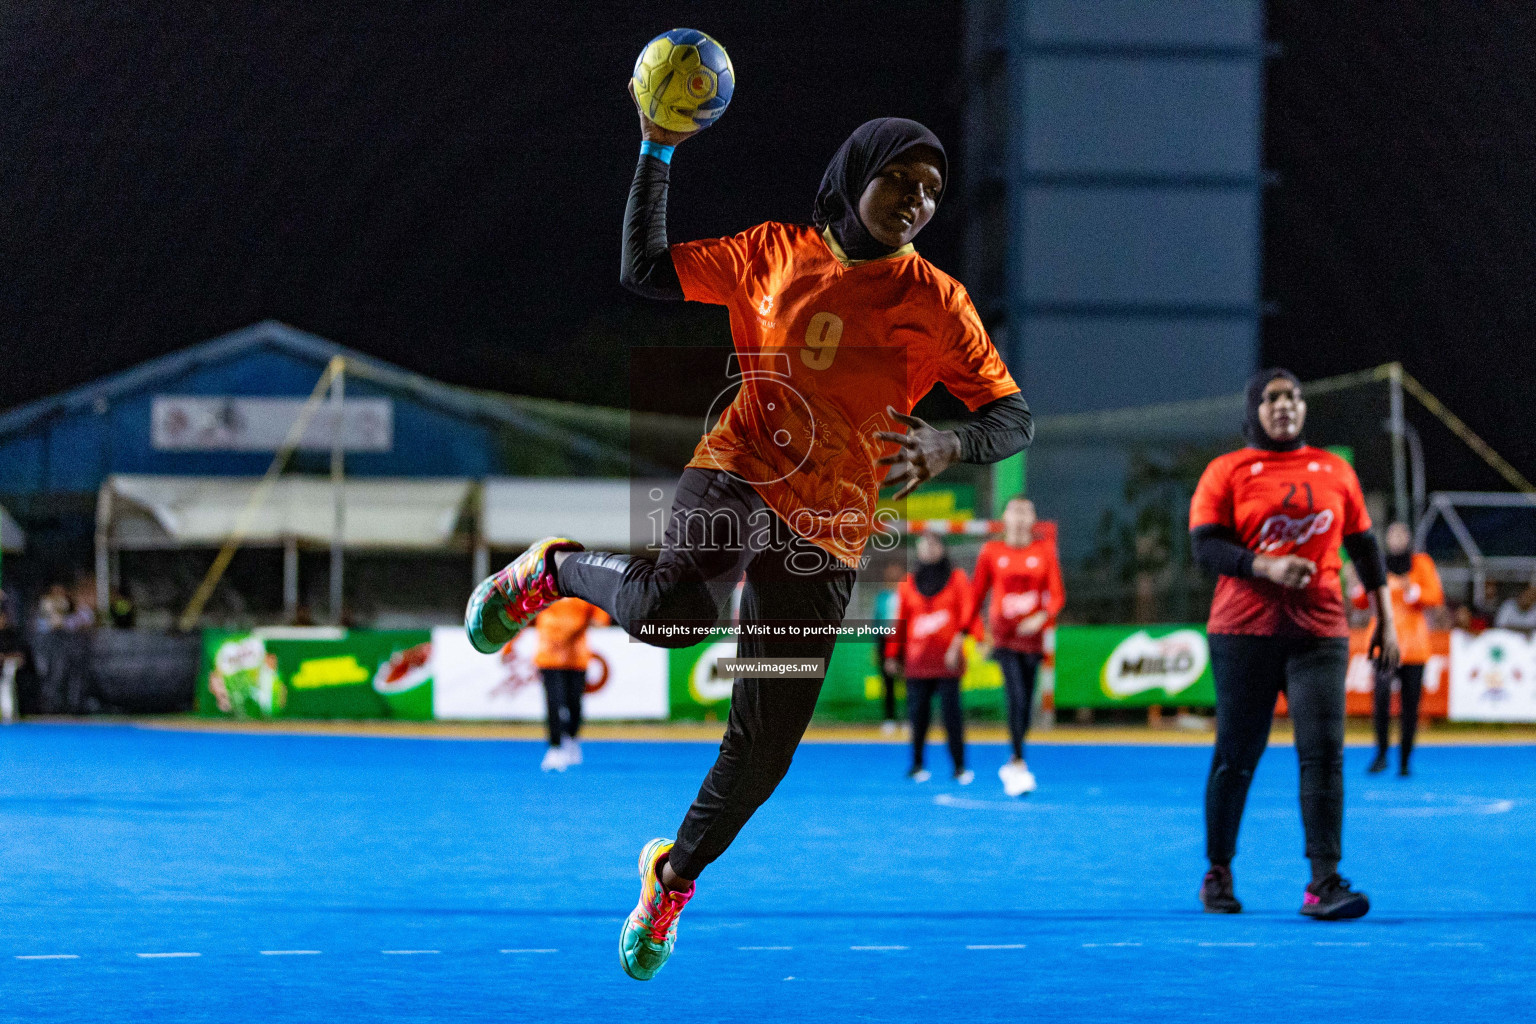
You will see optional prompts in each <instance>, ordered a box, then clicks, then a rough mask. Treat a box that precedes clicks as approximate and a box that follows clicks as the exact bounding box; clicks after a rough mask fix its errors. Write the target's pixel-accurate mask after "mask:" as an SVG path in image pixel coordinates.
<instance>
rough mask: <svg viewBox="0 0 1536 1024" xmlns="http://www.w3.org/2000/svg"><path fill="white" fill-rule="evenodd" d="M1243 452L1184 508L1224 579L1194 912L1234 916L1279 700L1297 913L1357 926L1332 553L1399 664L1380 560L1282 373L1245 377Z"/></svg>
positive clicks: (1361, 510) (1200, 554)
mask: <svg viewBox="0 0 1536 1024" xmlns="http://www.w3.org/2000/svg"><path fill="white" fill-rule="evenodd" d="M1246 400H1247V417H1246V421H1245V423H1244V431H1243V432H1244V434H1245V435H1246V437H1247V439H1248V447H1246V448H1243V449H1242V450H1241V451H1235V452H1231V453H1230V454H1227V455H1223V456H1220V457H1219V458H1217V459H1216V460H1215V461H1213V462H1212V463H1211V464H1210V466H1208V467H1207V468H1206V470H1205V473H1204V474H1203V475H1202V476H1201V477H1200V483H1199V485H1198V486H1197V487H1196V489H1195V495H1194V499H1193V501H1192V502H1191V503H1190V511H1189V526H1190V539H1191V544H1192V546H1193V548H1194V553H1195V558H1196V559H1197V560H1198V561H1199V562H1200V564H1201V565H1203V566H1205V567H1206V568H1207V569H1208V570H1210V571H1212V572H1215V573H1217V574H1218V575H1219V577H1220V579H1219V580H1218V581H1217V584H1216V597H1215V599H1214V600H1213V601H1212V603H1211V617H1210V622H1209V623H1208V625H1207V632H1208V633H1209V635H1210V647H1211V670H1212V672H1213V673H1214V674H1215V677H1216V750H1215V754H1214V756H1213V757H1212V759H1211V771H1210V776H1209V778H1208V779H1207V780H1206V787H1205V834H1206V856H1207V858H1208V859H1209V860H1210V865H1211V867H1210V870H1209V871H1207V872H1206V874H1205V878H1204V880H1203V882H1202V883H1201V887H1200V900H1201V902H1202V903H1203V904H1204V906H1205V909H1206V910H1207V911H1209V912H1211V913H1228V914H1234V913H1237V912H1239V911H1240V910H1242V904H1240V903H1239V902H1238V900H1237V897H1236V896H1235V895H1234V892H1233V885H1232V857H1233V855H1234V854H1235V853H1236V852H1237V830H1238V825H1239V824H1240V823H1241V821H1242V816H1243V805H1244V803H1245V802H1246V801H1247V799H1248V785H1249V783H1250V782H1252V781H1253V771H1254V769H1255V768H1256V767H1257V766H1258V763H1259V758H1260V757H1261V756H1263V754H1264V748H1265V746H1266V745H1267V744H1268V743H1269V730H1270V723H1271V720H1272V719H1273V717H1274V712H1275V701H1276V699H1277V698H1278V697H1279V695H1280V693H1282V692H1284V693H1285V695H1286V702H1287V704H1288V705H1289V708H1290V715H1291V722H1292V724H1293V726H1294V727H1295V732H1296V757H1297V760H1298V761H1299V762H1300V766H1301V822H1302V828H1303V831H1304V832H1305V833H1306V855H1307V858H1308V860H1309V861H1310V862H1311V866H1312V881H1311V882H1310V883H1308V885H1307V887H1306V892H1305V893H1304V894H1303V897H1302V906H1301V913H1303V914H1305V915H1307V916H1309V917H1313V918H1318V919H1321V920H1340V919H1344V918H1352V917H1360V916H1361V915H1363V914H1365V913H1366V912H1367V911H1368V910H1369V909H1370V901H1369V900H1368V899H1366V897H1365V894H1364V893H1361V892H1356V891H1354V890H1353V889H1351V888H1350V884H1349V882H1348V881H1347V880H1346V879H1344V878H1342V877H1340V875H1339V872H1338V867H1339V859H1340V856H1341V842H1340V840H1341V835H1342V832H1343V826H1344V676H1345V673H1346V671H1347V670H1348V668H1349V639H1348V638H1349V625H1348V622H1347V621H1346V619H1345V616H1344V595H1343V593H1342V591H1341V590H1340V586H1339V568H1340V566H1341V564H1342V560H1341V559H1340V558H1339V545H1340V544H1341V543H1342V544H1343V546H1344V547H1345V548H1346V549H1347V550H1348V551H1349V555H1350V558H1351V560H1352V561H1353V562H1354V564H1355V565H1356V567H1357V568H1358V571H1359V573H1360V579H1361V581H1362V583H1364V585H1365V586H1366V587H1368V588H1370V589H1371V590H1372V591H1373V592H1375V594H1376V595H1377V597H1378V599H1379V601H1380V603H1381V605H1383V606H1385V608H1384V611H1383V616H1382V617H1383V619H1384V620H1385V622H1386V625H1385V628H1379V629H1378V630H1377V633H1376V636H1375V639H1374V640H1373V641H1372V649H1373V650H1375V651H1378V652H1379V654H1378V661H1379V663H1380V664H1381V665H1383V666H1388V667H1395V666H1396V664H1397V639H1396V635H1395V633H1394V631H1393V627H1392V614H1391V608H1390V602H1389V600H1388V596H1387V586H1386V584H1387V579H1386V569H1385V567H1384V566H1383V564H1382V557H1381V548H1380V547H1379V546H1378V545H1377V543H1376V539H1375V537H1374V536H1373V535H1372V534H1371V532H1370V531H1371V519H1370V516H1369V515H1368V514H1367V513H1366V510H1365V496H1364V495H1363V494H1361V492H1360V481H1359V480H1358V479H1356V477H1355V471H1354V469H1352V468H1351V467H1350V465H1349V463H1347V462H1345V461H1344V460H1343V459H1341V458H1339V457H1338V456H1337V455H1334V454H1332V453H1331V452H1327V451H1323V450H1322V449H1320V448H1312V447H1309V446H1308V445H1307V444H1306V443H1305V442H1304V441H1302V439H1301V430H1302V426H1303V424H1304V423H1305V422H1306V415H1307V405H1306V402H1305V401H1303V400H1302V397H1301V383H1300V382H1299V381H1298V380H1297V379H1296V377H1295V376H1294V375H1293V374H1291V373H1290V372H1289V371H1287V370H1265V371H1263V372H1261V373H1259V374H1256V375H1254V377H1253V379H1252V380H1250V381H1249V383H1248V389H1247V394H1246Z"/></svg>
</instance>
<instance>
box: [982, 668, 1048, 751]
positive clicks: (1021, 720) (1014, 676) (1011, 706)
mask: <svg viewBox="0 0 1536 1024" xmlns="http://www.w3.org/2000/svg"><path fill="white" fill-rule="evenodd" d="M992 657H994V658H996V659H997V663H998V665H1000V666H1001V667H1002V670H1003V691H1004V693H1005V694H1006V696H1007V698H1008V743H1009V745H1010V746H1012V748H1013V756H1014V757H1016V758H1018V759H1019V760H1021V761H1022V760H1023V759H1024V738H1025V737H1026V736H1027V735H1028V734H1029V720H1030V717H1031V716H1032V715H1033V714H1034V710H1035V679H1036V678H1037V677H1038V675H1039V673H1040V655H1038V654H1026V653H1024V652H1023V651H1006V650H1002V649H1001V648H999V649H995V650H994V651H993V652H992Z"/></svg>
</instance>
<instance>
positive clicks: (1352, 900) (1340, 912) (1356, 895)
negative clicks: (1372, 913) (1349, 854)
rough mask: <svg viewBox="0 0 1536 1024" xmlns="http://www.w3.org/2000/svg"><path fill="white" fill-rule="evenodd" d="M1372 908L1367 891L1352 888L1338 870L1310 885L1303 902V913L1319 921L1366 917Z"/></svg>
mask: <svg viewBox="0 0 1536 1024" xmlns="http://www.w3.org/2000/svg"><path fill="white" fill-rule="evenodd" d="M1370 909H1371V901H1370V900H1369V899H1367V898H1366V895H1365V893H1363V892H1356V891H1355V890H1353V889H1351V888H1350V887H1349V879H1347V878H1340V877H1339V873H1338V872H1337V871H1335V872H1334V873H1333V874H1331V875H1329V876H1328V877H1327V878H1325V879H1323V880H1322V881H1321V882H1313V883H1311V884H1310V885H1308V886H1307V893H1306V895H1305V896H1303V897H1302V902H1301V913H1303V914H1305V915H1306V916H1307V917H1310V918H1313V919H1314V920H1317V921H1348V920H1351V919H1353V918H1356V917H1364V916H1365V915H1366V913H1367V912H1368V911H1369V910H1370Z"/></svg>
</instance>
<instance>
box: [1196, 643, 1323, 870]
mask: <svg viewBox="0 0 1536 1024" xmlns="http://www.w3.org/2000/svg"><path fill="white" fill-rule="evenodd" d="M1210 642H1211V670H1212V671H1213V672H1214V674H1215V676H1216V752H1215V754H1214V755H1213V757H1212V758H1211V773H1210V776H1209V778H1207V780H1206V784H1205V844H1206V856H1207V857H1208V858H1209V859H1210V861H1211V863H1213V864H1226V863H1229V862H1230V861H1231V860H1232V856H1233V854H1235V853H1236V852H1237V830H1238V826H1239V824H1240V823H1241V822H1242V818H1243V804H1244V803H1245V802H1246V801H1247V799H1248V786H1249V783H1251V782H1252V781H1253V771H1254V769H1255V768H1256V767H1258V764H1259V758H1260V757H1261V756H1263V754H1264V748H1265V746H1266V745H1268V743H1269V728H1270V723H1271V721H1272V719H1273V718H1274V713H1275V699H1276V698H1277V697H1278V696H1279V695H1280V694H1281V692H1284V693H1285V695H1286V702H1287V704H1289V706H1290V715H1291V722H1292V723H1293V725H1294V726H1295V730H1296V758H1297V761H1298V762H1299V763H1300V767H1301V824H1302V829H1303V831H1305V833H1306V837H1307V846H1306V855H1307V857H1308V858H1309V859H1313V860H1333V861H1337V860H1339V859H1340V837H1341V834H1342V832H1343V829H1344V675H1345V672H1346V670H1347V669H1348V667H1349V641H1347V640H1344V639H1342V638H1334V637H1302V638H1293V637H1273V636H1230V635H1222V634H1217V635H1213V636H1212V637H1211V638H1210Z"/></svg>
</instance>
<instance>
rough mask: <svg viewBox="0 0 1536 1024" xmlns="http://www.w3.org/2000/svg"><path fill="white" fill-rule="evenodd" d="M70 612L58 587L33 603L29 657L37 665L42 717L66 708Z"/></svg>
mask: <svg viewBox="0 0 1536 1024" xmlns="http://www.w3.org/2000/svg"><path fill="white" fill-rule="evenodd" d="M74 611H75V608H74V602H72V601H71V600H70V599H69V591H68V590H67V589H65V587H64V584H62V583H55V584H53V585H52V586H50V587H49V588H48V589H47V590H45V591H43V596H42V597H40V598H38V601H37V618H36V620H35V621H34V623H33V634H34V637H35V639H34V641H33V651H32V653H33V657H34V659H35V660H36V662H37V676H38V706H39V710H41V711H42V713H43V714H45V715H57V714H60V713H62V712H63V711H65V710H66V708H67V707H68V702H69V698H68V693H69V669H70V664H69V663H70V660H71V659H70V657H69V650H68V647H69V638H68V637H67V636H65V632H64V631H65V623H66V622H68V621H69V618H70V616H71V615H73V614H74Z"/></svg>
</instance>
